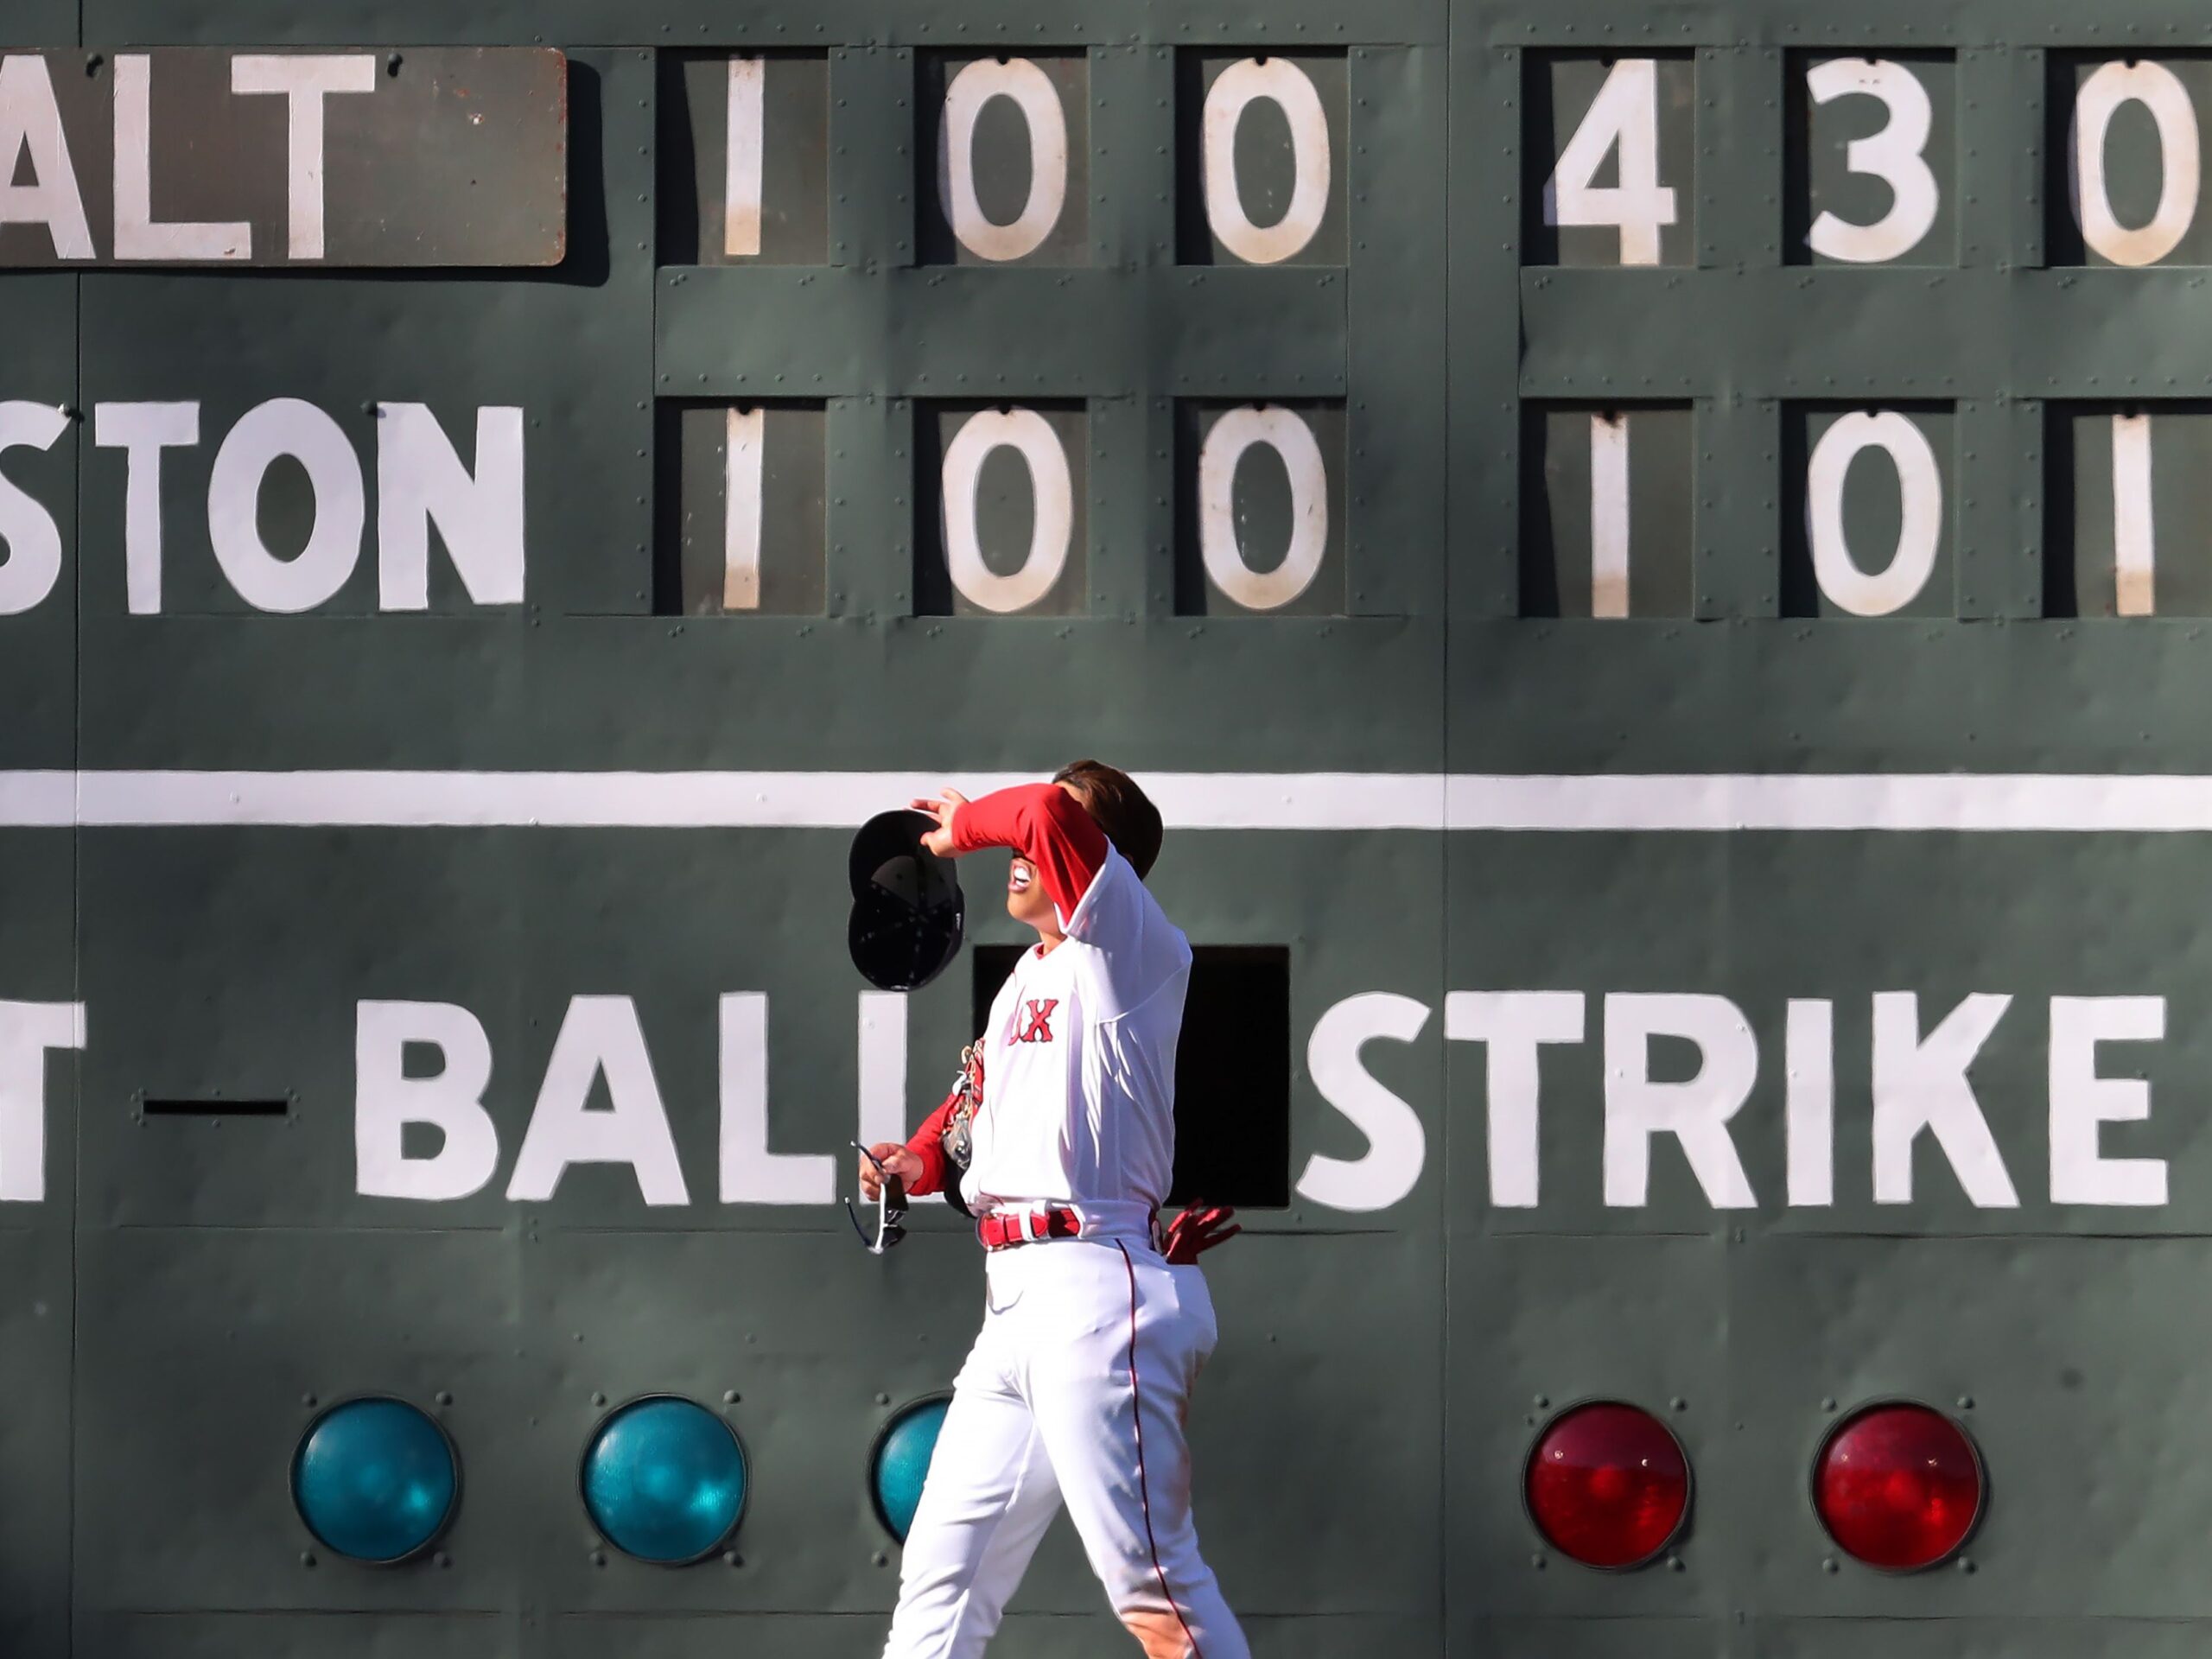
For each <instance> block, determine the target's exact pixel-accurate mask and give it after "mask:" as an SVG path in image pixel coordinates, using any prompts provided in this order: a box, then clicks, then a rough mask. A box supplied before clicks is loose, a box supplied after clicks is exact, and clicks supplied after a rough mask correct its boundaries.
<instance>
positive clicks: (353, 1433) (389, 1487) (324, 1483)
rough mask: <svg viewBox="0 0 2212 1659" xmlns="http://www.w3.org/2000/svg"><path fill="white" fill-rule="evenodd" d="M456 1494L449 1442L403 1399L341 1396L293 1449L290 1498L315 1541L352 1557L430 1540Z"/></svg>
mask: <svg viewBox="0 0 2212 1659" xmlns="http://www.w3.org/2000/svg"><path fill="white" fill-rule="evenodd" d="M460 1496H461V1465H460V1461H459V1459H457V1458H456V1457H455V1456H454V1449H453V1442H452V1441H451V1440H448V1439H447V1438H446V1432H445V1430H443V1429H442V1428H441V1427H438V1425H437V1424H436V1423H435V1421H432V1419H431V1418H430V1416H429V1414H428V1413H427V1412H424V1411H423V1410H421V1409H420V1408H416V1407H415V1406H410V1405H409V1404H408V1403H407V1402H405V1401H404V1400H390V1399H382V1398H376V1399H362V1400H346V1401H342V1402H340V1403H339V1404H337V1405H334V1406H333V1407H331V1408H330V1409H329V1410H327V1411H326V1412H324V1413H323V1414H321V1416H320V1417H317V1418H316V1419H315V1421H313V1422H312V1423H310V1424H308V1432H307V1433H306V1434H305V1435H303V1436H302V1438H301V1440H300V1445H299V1449H298V1450H297V1451H296V1452H294V1453H293V1454H292V1504H293V1507H294V1508H296V1510H299V1512H300V1519H301V1521H302V1522H304V1523H305V1524H306V1526H307V1529H308V1531H309V1532H311V1533H313V1534H314V1535H315V1539H316V1541H318V1542H319V1543H321V1545H322V1546H323V1548H326V1549H327V1550H329V1551H331V1552H332V1553H333V1554H339V1555H344V1556H348V1557H350V1558H352V1559H353V1560H357V1561H374V1562H378V1563H386V1562H391V1561H404V1560H406V1559H407V1558H408V1557H409V1556H410V1555H414V1554H420V1553H421V1552H422V1551H423V1550H425V1549H428V1548H429V1547H430V1545H431V1544H432V1543H433V1542H435V1541H436V1539H437V1536H438V1535H439V1534H440V1533H442V1532H443V1531H444V1530H445V1527H446V1522H448V1521H449V1520H451V1519H452V1518H453V1512H454V1505H455V1503H457V1501H458V1500H459V1498H460Z"/></svg>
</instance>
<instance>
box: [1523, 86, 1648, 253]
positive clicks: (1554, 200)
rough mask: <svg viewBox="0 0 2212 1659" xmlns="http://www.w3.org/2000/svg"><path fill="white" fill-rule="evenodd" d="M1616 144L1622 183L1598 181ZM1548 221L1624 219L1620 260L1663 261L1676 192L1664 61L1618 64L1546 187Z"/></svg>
mask: <svg viewBox="0 0 2212 1659" xmlns="http://www.w3.org/2000/svg"><path fill="white" fill-rule="evenodd" d="M1616 145H1618V147H1619V149H1620V182H1619V183H1618V185H1598V184H1592V182H1591V181H1592V179H1594V178H1596V177H1597V176H1598V169H1599V167H1601V166H1603V165H1604V164H1605V154H1606V152H1607V151H1608V150H1611V149H1613V148H1614V147H1615V146H1616ZM1544 222H1545V223H1546V224H1548V225H1617V226H1619V227H1620V232H1621V264H1624V265H1656V264H1658V263H1659V232H1660V228H1661V226H1667V225H1672V224H1673V223H1674V222H1675V192H1674V188H1673V187H1672V186H1671V185H1663V184H1661V183H1660V182H1659V65H1658V61H1657V60H1656V59H1653V58H1623V59H1622V60H1620V61H1619V62H1618V63H1617V64H1615V65H1614V66H1613V70H1612V73H1611V74H1609V75H1607V76H1606V77H1605V85H1604V86H1600V87H1599V89H1598V96H1597V99H1596V100H1595V101H1594V102H1592V104H1591V105H1590V112H1589V113H1588V114H1587V115H1586V116H1584V117H1583V118H1582V124H1581V125H1580V126H1579V127H1577V128H1576V129H1575V130H1574V137H1572V138H1570V139H1568V140H1567V148H1566V149H1563V150H1561V151H1560V156H1559V164H1558V165H1557V166H1556V167H1554V168H1553V169H1552V175H1551V177H1550V179H1549V180H1548V181H1546V183H1545V185H1544Z"/></svg>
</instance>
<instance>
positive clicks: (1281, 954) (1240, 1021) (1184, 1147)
mask: <svg viewBox="0 0 2212 1659" xmlns="http://www.w3.org/2000/svg"><path fill="white" fill-rule="evenodd" d="M1028 948H1029V947H1027V946H1026V945H1019V944H980V945H977V946H976V948H975V951H974V960H975V980H974V1000H973V1007H972V1009H971V1013H972V1020H971V1021H970V1026H969V1029H970V1030H972V1031H974V1032H975V1033H976V1034H978V1035H981V1034H982V1030H983V1027H984V1026H985V1024H986V1023H987V1022H988V1020H989V1019H990V1014H991V1000H992V998H994V997H995V996H996V995H998V991H999V987H1000V986H1001V985H1003V984H1004V983H1005V982H1006V977H1007V975H1008V974H1010V973H1012V972H1013V971H1014V963H1016V962H1018V961H1019V960H1020V957H1021V953H1022V951H1023V950H1027V949H1028ZM986 1086H988V1084H987V1085H986ZM1199 1200H1203V1201H1205V1203H1207V1204H1232V1205H1236V1206H1237V1207H1238V1208H1240V1209H1254V1210H1268V1209H1274V1210H1280V1209H1284V1208H1287V1206H1288V1205H1289V1203H1290V950H1289V947H1288V946H1287V945H1280V944H1200V945H1194V946H1192V963H1191V989H1190V995H1189V996H1188V997H1187V998H1186V999H1185V1003H1184V1007H1183V1036H1182V1040H1181V1041H1180V1042H1179V1044H1178V1045H1177V1046H1176V1051H1175V1179H1174V1185H1173V1191H1171V1192H1169V1193H1168V1203H1169V1204H1170V1205H1185V1204H1190V1203H1193V1202H1197V1201H1199Z"/></svg>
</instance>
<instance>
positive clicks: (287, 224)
mask: <svg viewBox="0 0 2212 1659" xmlns="http://www.w3.org/2000/svg"><path fill="white" fill-rule="evenodd" d="M0 106H4V108H5V111H6V118H7V122H8V127H7V129H6V130H14V131H22V132H27V133H28V134H29V135H30V137H29V138H28V139H27V140H26V141H25V144H24V148H25V149H27V150H28V152H29V154H28V161H29V168H30V177H29V179H27V180H24V181H22V183H23V184H24V185H25V186H27V187H32V188H30V190H29V194H28V196H27V198H19V199H18V200H16V202H15V203H14V204H13V210H12V211H11V212H10V214H9V216H8V217H9V219H10V222H9V223H6V224H0V267H10V266H26V265H30V266H37V265H66V266H73V267H80V268H81V267H84V266H88V265H94V264H118V265H134V264H187V265H213V266H218V267H219V266H224V265H232V264H263V265H306V266H317V267H342V266H375V267H384V266H405V265H556V264H560V263H561V260H562V258H563V255H564V253H565V251H566V249H567V234H568V180H569V174H568V156H569V151H568V134H569V102H568V64H567V61H566V60H565V59H563V56H562V54H560V53H558V52H556V51H551V50H537V49H528V48H524V49H512V48H491V49H486V50H480V51H470V50H460V49H455V48H435V47H425V48H412V49H405V48H403V49H399V50H385V49H378V50H370V49H365V48H364V49H357V50H353V51H340V52H318V53H297V52H275V53H270V52H256V51H244V50H229V49H219V48H204V49H200V48H159V49H156V50H152V51H143V52H135V51H124V50H118V51H116V52H114V53H112V54H110V53H106V52H101V51H97V50H95V51H89V52H74V51H70V52H64V51H48V52H42V53H11V54H7V55H6V56H4V57H0Z"/></svg>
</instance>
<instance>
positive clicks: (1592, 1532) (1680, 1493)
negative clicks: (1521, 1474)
mask: <svg viewBox="0 0 2212 1659" xmlns="http://www.w3.org/2000/svg"><path fill="white" fill-rule="evenodd" d="M1526 1489H1527V1492H1528V1500H1529V1519H1530V1520H1532V1521H1534V1522H1535V1523H1536V1530H1537V1531H1538V1532H1540V1533H1541V1534H1543V1535H1544V1539H1545V1541H1546V1542H1548V1543H1549V1544H1550V1545H1551V1546H1552V1548H1554V1549H1556V1550H1558V1551H1559V1553H1560V1554H1562V1555H1565V1556H1567V1558H1568V1559H1570V1560H1577V1561H1580V1562H1581V1563H1582V1564H1583V1565H1584V1566H1585V1567H1637V1566H1641V1565H1642V1564H1643V1562H1645V1561H1648V1560H1650V1559H1651V1558H1652V1557H1653V1556H1655V1555H1656V1554H1658V1553H1659V1552H1660V1551H1661V1550H1662V1549H1664V1548H1666V1547H1667V1541H1668V1540H1669V1539H1671V1538H1672V1537H1673V1536H1674V1535H1675V1533H1677V1532H1679V1531H1680V1530H1681V1525H1682V1521H1683V1518H1684V1517H1685V1516H1687V1515H1688V1513H1689V1507H1690V1465H1689V1459H1688V1458H1686V1457H1684V1456H1683V1455H1682V1448H1681V1442H1680V1441H1678V1440H1675V1437H1674V1435H1673V1434H1672V1433H1669V1431H1668V1428H1667V1426H1666V1425H1665V1424H1664V1423H1662V1422H1661V1421H1659V1420H1658V1419H1657V1418H1656V1417H1654V1416H1653V1415H1652V1414H1650V1413H1649V1412H1648V1411H1642V1410H1639V1409H1637V1408H1636V1407H1634V1406H1624V1405H1621V1404H1619V1403H1618V1402H1613V1401H1610V1400H1601V1401H1597V1402H1592V1403H1591V1404H1589V1405H1586V1406H1576V1407H1573V1408H1571V1409H1569V1410H1567V1411H1564V1412H1561V1413H1560V1414H1559V1415H1558V1416H1557V1417H1554V1419H1552V1421H1551V1422H1550V1424H1549V1425H1548V1426H1547V1427H1546V1428H1545V1429H1544V1432H1543V1433H1541V1434H1540V1435H1539V1436H1537V1438H1536V1445H1535V1450H1533V1451H1532V1452H1529V1468H1528V1475H1527V1481H1526Z"/></svg>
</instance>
